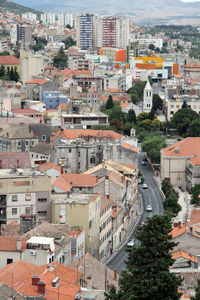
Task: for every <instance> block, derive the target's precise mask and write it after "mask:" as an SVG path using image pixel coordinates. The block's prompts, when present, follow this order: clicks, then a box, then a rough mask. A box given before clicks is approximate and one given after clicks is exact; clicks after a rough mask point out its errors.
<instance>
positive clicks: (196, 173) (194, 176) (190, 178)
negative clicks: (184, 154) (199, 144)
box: [186, 156, 200, 188]
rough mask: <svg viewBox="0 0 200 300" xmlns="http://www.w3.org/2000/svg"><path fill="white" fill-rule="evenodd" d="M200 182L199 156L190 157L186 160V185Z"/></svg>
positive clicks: (189, 185)
mask: <svg viewBox="0 0 200 300" xmlns="http://www.w3.org/2000/svg"><path fill="white" fill-rule="evenodd" d="M195 184H200V157H198V156H197V157H194V158H190V159H188V160H187V162H186V186H187V187H188V188H190V187H192V186H194V185H195Z"/></svg>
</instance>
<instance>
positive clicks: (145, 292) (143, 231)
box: [105, 215, 181, 300]
mask: <svg viewBox="0 0 200 300" xmlns="http://www.w3.org/2000/svg"><path fill="white" fill-rule="evenodd" d="M171 230H172V227H171V223H170V218H169V217H168V216H157V215H155V216H153V217H152V218H148V219H147V223H146V224H145V225H143V226H140V227H138V229H137V232H136V238H137V239H138V240H139V242H140V243H139V246H137V247H133V248H132V249H130V250H128V251H129V256H128V259H127V261H126V267H127V269H126V270H124V271H122V273H121V277H120V280H119V291H118V292H117V291H116V289H114V288H113V287H112V289H111V290H110V291H109V292H107V293H106V294H105V299H106V300H115V299H118V300H152V299H162V300H178V299H180V296H181V294H180V293H179V292H178V286H179V284H180V282H181V281H180V279H178V278H177V277H176V276H175V275H174V274H173V273H171V272H170V270H169V268H170V266H172V264H173V262H174V260H173V259H172V256H171V255H170V253H169V252H170V251H171V250H172V249H173V248H174V247H175V246H176V243H175V242H173V241H172V236H171V235H169V233H170V232H171ZM116 296H117V297H116Z"/></svg>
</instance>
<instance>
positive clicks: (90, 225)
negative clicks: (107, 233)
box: [89, 220, 92, 228]
mask: <svg viewBox="0 0 200 300" xmlns="http://www.w3.org/2000/svg"><path fill="white" fill-rule="evenodd" d="M91 227H92V220H90V222H89V228H91Z"/></svg>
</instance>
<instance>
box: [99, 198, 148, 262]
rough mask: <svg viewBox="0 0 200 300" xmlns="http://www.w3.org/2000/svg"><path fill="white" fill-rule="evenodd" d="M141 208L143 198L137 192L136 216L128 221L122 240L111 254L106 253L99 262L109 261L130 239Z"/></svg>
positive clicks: (138, 219)
mask: <svg viewBox="0 0 200 300" xmlns="http://www.w3.org/2000/svg"><path fill="white" fill-rule="evenodd" d="M143 210H144V205H143V199H142V196H141V194H139V193H138V208H137V212H138V214H137V216H136V217H135V219H133V220H132V222H131V223H130V226H129V228H128V229H127V231H126V233H125V235H124V237H123V239H122V241H121V242H120V243H119V245H118V246H117V247H116V248H115V250H114V251H113V253H112V254H109V255H107V256H106V257H105V258H104V259H103V260H102V261H101V262H102V263H104V264H107V263H109V262H110V261H111V259H113V258H114V257H115V256H116V255H117V254H118V252H119V251H120V250H121V249H122V248H123V247H124V246H125V245H126V244H127V242H128V240H129V239H130V237H131V235H132V234H133V232H134V230H135V228H136V227H137V225H138V224H139V222H140V220H141V217H142V214H143Z"/></svg>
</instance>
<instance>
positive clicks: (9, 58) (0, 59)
mask: <svg viewBox="0 0 200 300" xmlns="http://www.w3.org/2000/svg"><path fill="white" fill-rule="evenodd" d="M19 64H20V62H19V59H18V58H17V57H15V56H13V55H5V56H0V65H19Z"/></svg>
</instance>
